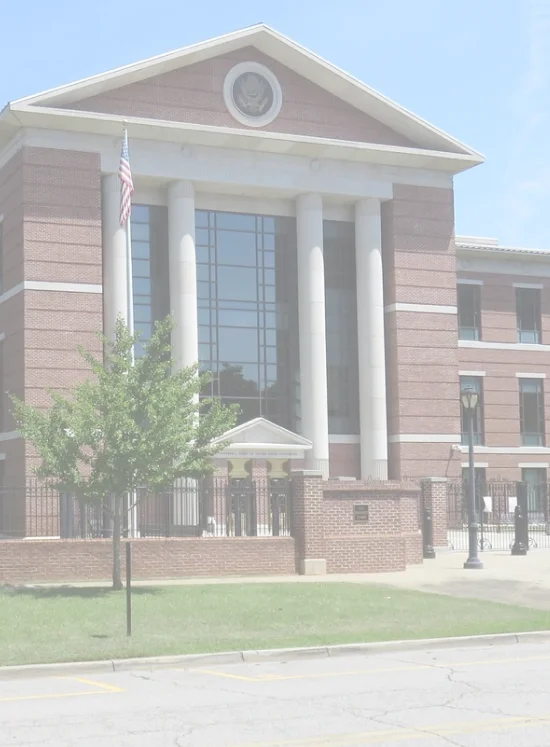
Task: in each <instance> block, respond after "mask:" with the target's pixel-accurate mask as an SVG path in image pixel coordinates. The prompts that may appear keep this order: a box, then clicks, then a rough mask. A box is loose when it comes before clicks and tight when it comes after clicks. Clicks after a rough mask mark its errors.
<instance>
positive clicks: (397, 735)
mask: <svg viewBox="0 0 550 747" xmlns="http://www.w3.org/2000/svg"><path fill="white" fill-rule="evenodd" d="M548 723H550V714H545V715H543V716H524V717H520V716H517V717H514V716H512V717H505V718H496V719H487V720H485V721H465V722H463V723H453V724H449V723H447V724H435V725H425V726H418V727H415V728H414V729H413V728H410V727H407V726H403V727H397V728H392V729H377V730H375V731H363V732H356V733H354V734H350V733H348V734H329V735H327V736H326V737H323V736H318V737H306V738H305V739H288V740H277V741H275V742H259V743H255V744H250V742H249V743H248V744H246V745H245V744H241V745H233V747H350V746H351V745H364V744H376V743H378V742H385V743H386V742H402V741H406V740H413V739H424V740H425V739H426V738H427V737H433V736H435V737H449V736H457V735H460V734H479V733H481V732H496V731H504V732H506V731H510V730H511V729H520V728H521V729H525V728H535V727H537V726H546V725H547V724H548Z"/></svg>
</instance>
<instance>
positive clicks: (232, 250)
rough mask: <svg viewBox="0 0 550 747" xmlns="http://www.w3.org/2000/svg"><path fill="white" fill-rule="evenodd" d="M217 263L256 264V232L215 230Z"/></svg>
mask: <svg viewBox="0 0 550 747" xmlns="http://www.w3.org/2000/svg"><path fill="white" fill-rule="evenodd" d="M216 246H217V249H218V263H219V264H221V265H246V266H248V267H255V266H256V234H255V233H243V232H242V231H239V232H237V231H216Z"/></svg>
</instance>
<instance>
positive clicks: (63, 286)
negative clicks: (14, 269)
mask: <svg viewBox="0 0 550 747" xmlns="http://www.w3.org/2000/svg"><path fill="white" fill-rule="evenodd" d="M24 290H33V291H62V292H65V293H103V286H102V285H100V284H99V283H97V284H95V283H55V282H51V283H50V282H48V281H47V280H25V281H24V282H22V283H17V285H14V286H13V287H12V288H10V289H9V290H7V291H6V292H5V293H2V295H1V296H0V304H1V303H4V301H8V300H9V299H10V298H13V297H14V296H16V295H17V294H18V293H21V291H24Z"/></svg>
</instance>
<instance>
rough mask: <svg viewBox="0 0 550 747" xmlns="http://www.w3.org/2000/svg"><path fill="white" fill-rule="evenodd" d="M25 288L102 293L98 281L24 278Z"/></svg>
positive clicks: (101, 287)
mask: <svg viewBox="0 0 550 747" xmlns="http://www.w3.org/2000/svg"><path fill="white" fill-rule="evenodd" d="M24 289H25V290H39V291H64V292H65V293H103V286H102V285H101V284H100V283H55V282H49V281H47V280H25V282H24Z"/></svg>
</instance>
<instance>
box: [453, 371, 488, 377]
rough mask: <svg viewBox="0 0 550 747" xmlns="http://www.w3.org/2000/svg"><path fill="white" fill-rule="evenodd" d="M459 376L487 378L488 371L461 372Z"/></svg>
mask: <svg viewBox="0 0 550 747" xmlns="http://www.w3.org/2000/svg"><path fill="white" fill-rule="evenodd" d="M458 375H459V376H486V375H487V373H486V371H459V372H458Z"/></svg>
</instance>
